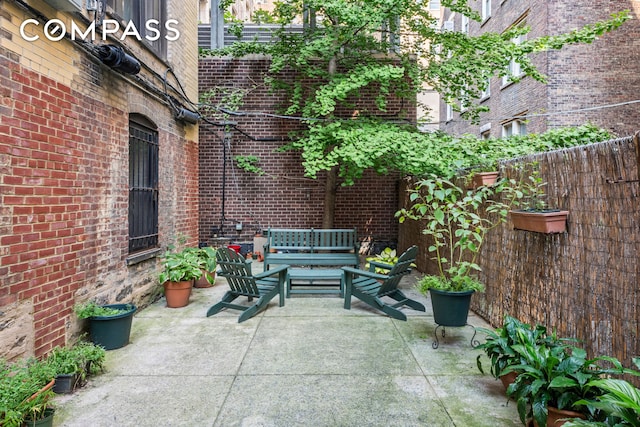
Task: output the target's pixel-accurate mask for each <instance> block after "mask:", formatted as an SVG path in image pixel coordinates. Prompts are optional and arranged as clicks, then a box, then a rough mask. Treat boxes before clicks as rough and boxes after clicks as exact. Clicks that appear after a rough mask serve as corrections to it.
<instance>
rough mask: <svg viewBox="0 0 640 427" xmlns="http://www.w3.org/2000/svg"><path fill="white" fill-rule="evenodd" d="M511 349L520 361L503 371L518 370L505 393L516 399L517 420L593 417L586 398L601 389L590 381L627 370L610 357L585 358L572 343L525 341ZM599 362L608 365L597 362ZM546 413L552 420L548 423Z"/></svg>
mask: <svg viewBox="0 0 640 427" xmlns="http://www.w3.org/2000/svg"><path fill="white" fill-rule="evenodd" d="M513 349H514V350H515V351H516V353H518V355H519V357H520V359H521V361H520V363H518V364H515V365H511V366H508V367H507V368H505V370H504V371H503V372H505V373H508V372H510V371H517V372H518V373H519V374H518V376H517V378H516V380H515V381H514V383H513V384H511V385H510V386H509V387H508V388H507V395H508V396H510V397H512V398H513V399H514V400H515V401H516V404H517V408H518V414H519V416H520V420H521V421H522V422H523V423H526V420H527V419H529V418H531V419H533V423H534V425H537V426H547V425H554V426H556V425H561V422H560V423H558V422H557V421H556V420H560V419H569V418H587V417H596V416H597V413H596V407H595V406H593V405H592V404H591V403H590V402H591V400H593V399H595V398H597V397H598V396H599V395H601V394H602V391H601V390H600V389H599V388H597V387H594V386H593V384H594V383H593V381H595V380H598V379H600V378H601V377H604V376H608V375H620V374H623V373H629V372H630V371H629V370H627V369H624V368H623V367H622V365H621V363H620V362H619V361H618V360H617V359H615V358H613V357H608V356H600V357H597V358H594V359H587V353H586V351H585V350H584V349H582V348H578V347H575V346H573V345H567V344H556V345H551V346H550V345H547V343H546V342H535V341H528V342H525V343H522V344H516V345H514V346H513ZM603 362H606V363H608V364H609V365H611V366H612V367H611V368H606V367H603V366H601V364H602V363H603ZM550 417H553V421H552V423H553V424H548V419H549V418H550Z"/></svg>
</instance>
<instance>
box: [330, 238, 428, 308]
mask: <svg viewBox="0 0 640 427" xmlns="http://www.w3.org/2000/svg"><path fill="white" fill-rule="evenodd" d="M417 255H418V247H417V246H412V247H410V248H409V249H407V250H406V251H405V252H404V253H403V254H402V255H400V257H398V262H397V263H396V264H395V265H393V266H391V265H386V266H385V267H383V264H382V263H376V267H383V268H386V269H388V270H389V273H388V274H379V273H375V272H372V271H366V270H359V269H356V268H352V267H342V269H343V270H344V272H345V275H344V280H345V290H344V308H345V309H347V310H350V309H351V296H354V297H356V298H358V299H360V300H361V301H363V302H365V303H367V304H369V305H370V306H372V307H374V308H376V309H378V310H382V311H383V312H385V313H387V314H388V315H389V316H391V317H393V318H394V319H398V320H407V316H406V315H405V314H404V313H403V312H402V311H400V310H399V309H398V308H399V307H402V306H405V305H406V306H407V307H411V308H413V309H414V310H418V311H425V307H424V305H422V304H421V303H419V302H418V301H415V300H412V299H410V298H408V297H407V296H406V295H405V294H404V293H403V292H402V291H401V290H399V289H398V284H399V283H400V280H401V279H402V278H403V277H404V276H405V275H406V274H408V273H409V272H410V271H411V264H413V262H414V261H415V260H416V256H417ZM385 297H388V298H390V299H393V300H395V301H397V302H396V303H394V304H389V303H387V302H385V300H384V299H383V298H385Z"/></svg>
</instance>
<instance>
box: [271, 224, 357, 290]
mask: <svg viewBox="0 0 640 427" xmlns="http://www.w3.org/2000/svg"><path fill="white" fill-rule="evenodd" d="M359 248H360V245H359V242H358V239H357V232H356V230H355V229H313V228H311V229H283V228H270V229H269V230H268V231H267V243H266V244H265V246H264V270H265V271H267V270H269V267H270V266H272V265H282V264H287V265H290V266H292V268H289V271H288V274H287V281H286V288H287V292H286V294H287V297H289V296H290V295H291V294H292V293H300V294H302V293H305V294H308V293H339V294H340V296H343V295H344V280H343V274H344V273H343V271H342V270H341V269H340V267H343V266H347V267H355V268H357V267H358V266H359V264H360V258H359V256H358V250H359ZM296 267H304V268H296ZM331 267H333V268H331ZM335 267H338V268H335ZM292 281H296V282H298V281H302V282H305V283H306V285H307V286H306V287H305V288H298V289H294V288H293V287H292ZM328 285H331V286H334V288H333V289H331V288H330V289H327V288H326V286H328ZM335 286H337V289H336V288H335Z"/></svg>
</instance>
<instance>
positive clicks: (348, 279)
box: [340, 273, 353, 310]
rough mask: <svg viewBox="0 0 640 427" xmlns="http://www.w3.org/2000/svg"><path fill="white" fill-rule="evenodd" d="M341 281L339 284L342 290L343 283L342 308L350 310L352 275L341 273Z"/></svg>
mask: <svg viewBox="0 0 640 427" xmlns="http://www.w3.org/2000/svg"><path fill="white" fill-rule="evenodd" d="M342 277H343V280H342V281H341V282H340V288H341V289H342V284H343V283H344V290H343V293H344V308H345V309H346V310H351V288H352V287H353V284H352V281H353V275H351V274H350V273H342Z"/></svg>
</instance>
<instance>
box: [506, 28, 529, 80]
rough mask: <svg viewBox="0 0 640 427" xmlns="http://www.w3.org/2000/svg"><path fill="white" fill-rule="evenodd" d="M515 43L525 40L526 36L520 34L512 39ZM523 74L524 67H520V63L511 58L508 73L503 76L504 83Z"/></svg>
mask: <svg viewBox="0 0 640 427" xmlns="http://www.w3.org/2000/svg"><path fill="white" fill-rule="evenodd" d="M512 41H513V43H515V44H520V43H522V42H523V41H524V36H518V37H516V38H514V39H512ZM521 75H522V68H521V67H520V63H519V62H517V61H516V60H515V59H513V58H512V59H511V61H509V65H508V66H507V75H505V76H502V85H503V86H504V85H507V84H509V83H510V82H511V81H512V80H513V78H514V77H520V76H521Z"/></svg>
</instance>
